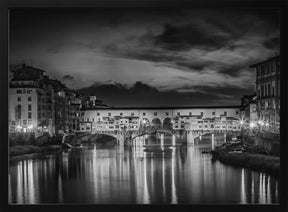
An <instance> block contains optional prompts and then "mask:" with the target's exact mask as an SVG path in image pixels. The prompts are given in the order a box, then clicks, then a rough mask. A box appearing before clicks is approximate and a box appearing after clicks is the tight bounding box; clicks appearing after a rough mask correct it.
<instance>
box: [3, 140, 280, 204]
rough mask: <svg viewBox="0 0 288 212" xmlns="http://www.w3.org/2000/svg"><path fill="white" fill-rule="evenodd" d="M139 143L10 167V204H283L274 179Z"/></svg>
mask: <svg viewBox="0 0 288 212" xmlns="http://www.w3.org/2000/svg"><path fill="white" fill-rule="evenodd" d="M161 140H162V138H161ZM136 143H137V144H136V145H134V146H132V147H130V148H124V147H119V146H115V147H109V148H107V147H104V146H98V145H97V146H96V145H93V146H91V147H83V148H75V149H72V150H71V151H67V152H62V153H58V154H54V155H47V156H41V157H37V158H33V159H24V160H21V161H11V164H10V169H9V188H10V189H9V190H10V191H9V198H10V202H11V203H19V204H35V203H92V204H209V203H236V204H246V203H261V204H266V203H268V204H269V203H279V188H278V187H279V182H278V181H277V180H276V179H274V178H273V177H270V176H267V175H265V174H263V173H259V172H253V171H249V170H247V169H240V168H233V167H231V166H225V165H223V164H221V163H219V162H211V156H210V155H207V154H201V151H203V150H205V149H207V146H188V147H175V146H174V147H167V146H163V145H159V146H157V147H155V146H154V147H149V146H146V147H145V146H144V143H145V138H139V139H138V140H137V141H136ZM159 143H162V141H161V142H159ZM208 148H211V146H210V147H208Z"/></svg>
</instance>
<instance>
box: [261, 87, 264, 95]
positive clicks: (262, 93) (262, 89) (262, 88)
mask: <svg viewBox="0 0 288 212" xmlns="http://www.w3.org/2000/svg"><path fill="white" fill-rule="evenodd" d="M263 96H264V85H261V97H263Z"/></svg>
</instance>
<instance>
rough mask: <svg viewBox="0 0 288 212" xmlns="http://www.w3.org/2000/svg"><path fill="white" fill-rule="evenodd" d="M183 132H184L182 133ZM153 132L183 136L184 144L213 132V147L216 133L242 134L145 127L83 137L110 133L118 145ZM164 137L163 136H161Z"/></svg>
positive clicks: (93, 132)
mask: <svg viewBox="0 0 288 212" xmlns="http://www.w3.org/2000/svg"><path fill="white" fill-rule="evenodd" d="M181 133H182V134H181ZM152 134H155V135H156V134H158V135H159V134H160V135H164V134H169V135H171V136H172V137H173V139H174V140H175V139H176V138H182V144H192V145H194V144H195V139H196V138H197V137H199V140H200V141H201V137H202V136H203V135H206V134H211V135H212V136H211V138H212V139H211V144H212V148H214V147H215V145H216V144H215V139H214V135H215V134H223V135H224V140H226V135H227V134H233V135H234V136H236V135H238V134H240V132H238V131H237V132H235V131H223V130H184V131H183V130H182V131H180V130H173V129H167V128H145V129H140V130H132V131H129V130H127V131H123V130H122V131H120V130H114V131H111V130H110V131H109V130H95V131H92V132H87V133H85V134H82V135H81V139H83V138H85V137H86V139H89V138H91V137H93V136H95V135H108V136H111V137H113V138H115V139H116V141H117V144H118V145H125V144H126V145H129V144H131V145H132V144H133V143H134V144H135V142H134V141H133V140H134V139H136V138H137V137H141V136H144V135H152ZM161 139H162V136H161Z"/></svg>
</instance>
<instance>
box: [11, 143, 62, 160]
mask: <svg viewBox="0 0 288 212" xmlns="http://www.w3.org/2000/svg"><path fill="white" fill-rule="evenodd" d="M62 149H65V147H64V146H62V145H59V144H57V145H16V146H11V147H9V156H10V157H16V156H24V155H27V154H35V153H49V152H55V151H59V150H62Z"/></svg>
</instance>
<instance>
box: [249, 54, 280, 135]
mask: <svg viewBox="0 0 288 212" xmlns="http://www.w3.org/2000/svg"><path fill="white" fill-rule="evenodd" d="M250 67H252V68H255V69H256V92H257V111H258V121H259V123H260V124H261V125H262V126H263V127H262V128H263V130H264V131H270V132H274V133H279V129H280V57H279V55H277V56H274V57H272V58H270V59H267V60H264V61H262V62H259V63H256V64H254V65H251V66H250Z"/></svg>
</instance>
